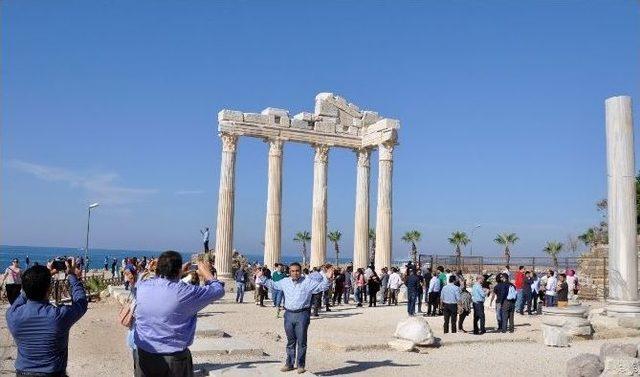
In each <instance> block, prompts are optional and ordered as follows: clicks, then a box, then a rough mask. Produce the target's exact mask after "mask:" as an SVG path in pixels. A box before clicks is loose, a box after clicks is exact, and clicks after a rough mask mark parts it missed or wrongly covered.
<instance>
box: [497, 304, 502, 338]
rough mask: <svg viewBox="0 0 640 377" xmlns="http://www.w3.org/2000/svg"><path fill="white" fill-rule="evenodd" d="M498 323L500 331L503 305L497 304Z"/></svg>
mask: <svg viewBox="0 0 640 377" xmlns="http://www.w3.org/2000/svg"><path fill="white" fill-rule="evenodd" d="M496 321H497V322H498V326H497V327H496V330H498V331H500V329H501V328H502V304H499V303H497V302H496Z"/></svg>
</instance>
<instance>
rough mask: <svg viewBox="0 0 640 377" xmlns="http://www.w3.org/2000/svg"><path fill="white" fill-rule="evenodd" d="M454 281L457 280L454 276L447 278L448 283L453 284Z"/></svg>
mask: <svg viewBox="0 0 640 377" xmlns="http://www.w3.org/2000/svg"><path fill="white" fill-rule="evenodd" d="M456 280H457V279H456V277H455V275H451V276H449V283H454V282H455V281H456Z"/></svg>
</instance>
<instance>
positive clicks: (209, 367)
mask: <svg viewBox="0 0 640 377" xmlns="http://www.w3.org/2000/svg"><path fill="white" fill-rule="evenodd" d="M274 363H275V364H277V363H280V362H279V361H276V360H259V361H244V362H238V363H226V364H213V363H201V364H195V365H194V366H193V369H194V370H196V369H203V370H206V371H207V372H209V371H214V370H218V369H225V368H230V367H237V368H238V369H255V368H258V367H259V366H260V365H262V364H274Z"/></svg>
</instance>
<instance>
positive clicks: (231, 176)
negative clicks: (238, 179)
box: [214, 133, 238, 279]
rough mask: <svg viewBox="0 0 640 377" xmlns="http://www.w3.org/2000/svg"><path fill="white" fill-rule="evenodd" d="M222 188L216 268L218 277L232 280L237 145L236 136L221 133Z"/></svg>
mask: <svg viewBox="0 0 640 377" xmlns="http://www.w3.org/2000/svg"><path fill="white" fill-rule="evenodd" d="M220 138H221V139H222V159H221V161H220V188H219V189H218V221H217V223H216V248H215V250H214V251H215V255H216V260H215V267H216V270H217V272H218V277H220V278H221V279H231V265H232V260H233V259H232V257H233V206H234V194H235V188H234V184H235V166H236V145H237V142H238V138H237V136H235V135H230V134H226V133H221V134H220Z"/></svg>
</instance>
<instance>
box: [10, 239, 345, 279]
mask: <svg viewBox="0 0 640 377" xmlns="http://www.w3.org/2000/svg"><path fill="white" fill-rule="evenodd" d="M160 253H162V251H161V250H138V249H92V248H89V253H88V255H89V268H103V267H104V259H105V257H107V258H109V265H111V260H112V259H113V258H117V259H118V263H120V262H121V261H122V258H127V257H138V258H141V257H143V256H146V257H147V258H153V257H157V256H158V255H160ZM180 254H182V259H183V260H190V259H191V255H192V253H184V252H181V253H180ZM27 256H28V257H29V260H30V262H31V264H32V265H33V263H35V262H38V263H40V264H46V263H47V262H48V261H50V260H52V259H54V258H56V257H65V256H66V257H71V256H74V257H76V256H84V249H82V248H73V247H46V246H14V245H0V267H1V268H0V272H1V271H4V269H5V268H6V267H8V266H9V264H10V263H11V260H12V259H13V258H18V260H20V266H21V267H23V268H24V267H25V258H26V257H27ZM245 256H246V257H247V259H248V260H249V262H251V263H254V262H255V263H262V262H263V257H262V255H259V254H247V255H245ZM351 260H352V259H351V258H340V260H339V262H340V264H345V263H350V262H351ZM300 261H301V258H300V257H299V256H297V255H283V256H282V262H283V263H286V264H289V263H293V262H300ZM327 261H328V262H333V261H335V258H331V257H330V255H327Z"/></svg>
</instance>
